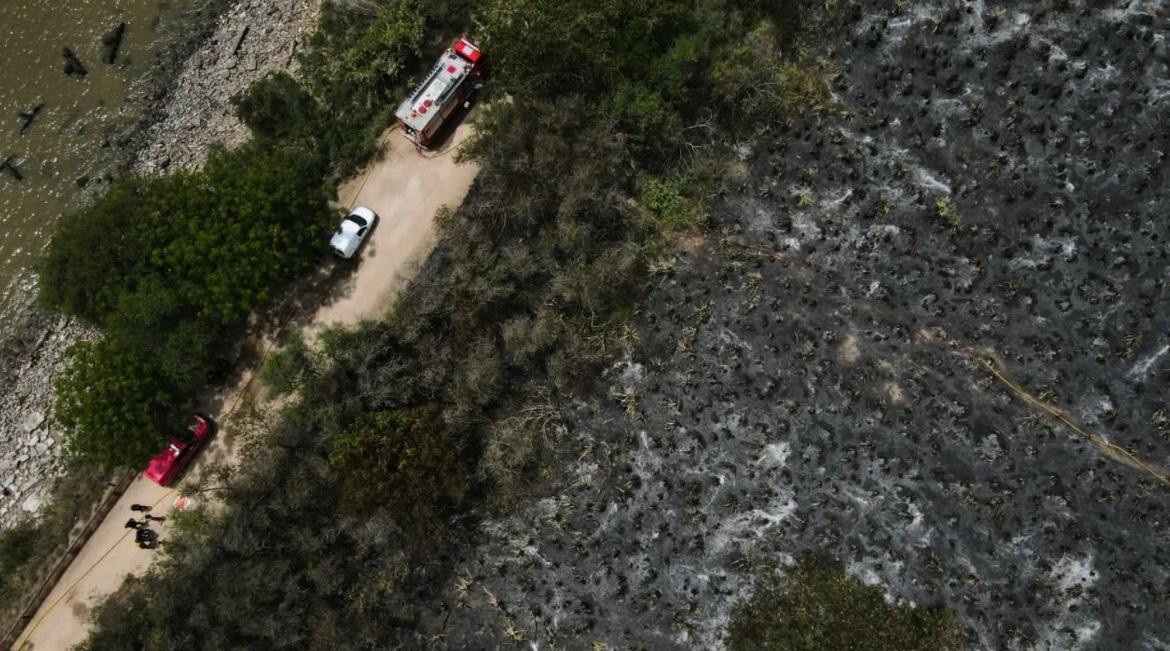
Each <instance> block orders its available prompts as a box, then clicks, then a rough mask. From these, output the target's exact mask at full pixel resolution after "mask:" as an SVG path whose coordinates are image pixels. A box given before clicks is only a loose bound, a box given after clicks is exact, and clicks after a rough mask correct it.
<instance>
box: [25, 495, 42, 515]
mask: <svg viewBox="0 0 1170 651" xmlns="http://www.w3.org/2000/svg"><path fill="white" fill-rule="evenodd" d="M42 506H44V497H42V496H40V495H31V496H29V497H28V499H26V500H25V501H24V502H22V503H21V504H20V508H21V509H22V510H24V512H25V513H36V512H37V511H40V510H41V507H42Z"/></svg>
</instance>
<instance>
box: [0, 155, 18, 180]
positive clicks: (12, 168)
mask: <svg viewBox="0 0 1170 651" xmlns="http://www.w3.org/2000/svg"><path fill="white" fill-rule="evenodd" d="M15 158H16V156H9V157H8V158H5V159H4V162H3V163H0V172H8V173H9V174H11V175H12V178H14V179H16V180H17V181H23V180H24V175H23V174H21V173H20V170H19V169H17V168H16V163H13V162H12V161H13V159H15Z"/></svg>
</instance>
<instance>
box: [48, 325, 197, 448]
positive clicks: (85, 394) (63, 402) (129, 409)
mask: <svg viewBox="0 0 1170 651" xmlns="http://www.w3.org/2000/svg"><path fill="white" fill-rule="evenodd" d="M68 356H69V365H68V366H67V367H66V369H65V370H64V371H63V372H62V374H61V375H60V376H59V377H58V378H57V381H56V385H55V388H56V394H57V401H56V403H55V404H54V407H53V414H54V416H55V417H56V419H57V422H59V423H60V424H61V425H62V426H64V427H65V429H66V430H67V431H68V441H67V444H68V449H69V451H70V452H71V453H73V454H75V455H79V456H81V457H84V458H85V459H87V460H89V461H91V462H94V463H96V464H98V465H100V466H101V467H103V468H105V469H113V468H117V467H121V466H132V467H136V466H138V465H139V464H141V463H142V461H143V460H144V459H146V458H148V457H149V456H150V455H151V454H153V453H154V452H156V451H157V450H158V447H159V445H160V444H161V443H162V442H163V441H164V440H165V436H164V433H163V432H164V423H165V416H166V414H167V410H168V409H170V408H172V401H173V399H174V396H173V395H171V394H170V393H169V392H168V391H167V389H166V388H165V384H166V383H165V382H164V381H163V379H162V378H160V377H159V374H158V371H157V369H156V368H154V367H153V366H152V365H150V364H148V363H147V362H146V360H145V359H143V357H142V355H141V354H140V353H139V352H138V351H136V350H135V349H133V348H132V347H129V346H127V345H124V342H121V341H119V340H117V339H110V338H107V339H102V340H100V341H97V342H79V343H77V344H74V345H73V346H72V347H71V348H70V349H69V353H68Z"/></svg>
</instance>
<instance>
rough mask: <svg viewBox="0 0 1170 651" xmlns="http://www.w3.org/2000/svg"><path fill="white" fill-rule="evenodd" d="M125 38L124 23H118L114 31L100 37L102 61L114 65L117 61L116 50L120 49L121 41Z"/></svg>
mask: <svg viewBox="0 0 1170 651" xmlns="http://www.w3.org/2000/svg"><path fill="white" fill-rule="evenodd" d="M125 36H126V23H125V22H121V23H118V26H117V27H115V28H114V30H113V31H112V32H110V33H108V34H106V35H105V36H103V37H102V61H103V62H105V63H114V62H115V61H117V60H118V50H120V49H121V48H122V39H123V38H125Z"/></svg>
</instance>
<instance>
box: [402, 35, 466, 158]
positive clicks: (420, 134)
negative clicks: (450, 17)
mask: <svg viewBox="0 0 1170 651" xmlns="http://www.w3.org/2000/svg"><path fill="white" fill-rule="evenodd" d="M481 59H482V57H481V55H480V51H479V48H478V47H476V46H475V44H474V43H472V42H471V41H469V40H467V39H466V38H461V39H459V40H458V41H457V42H456V43H455V45H454V46H452V47H450V48H448V49H447V50H446V51H445V52H443V55H442V56H441V57H439V62H438V63H436V64H435V67H434V68H432V69H431V71H430V72H429V73H428V74H427V76H426V79H424V80H423V82H422V83H421V84H419V86H418V88H417V89H415V91H414V93H413V94H412V95H411V96H410V97H408V98H406V100H405V101H403V102H402V104H400V105H399V106H398V110H397V111H396V112H395V114H394V115H395V117H397V118H398V123H399V124H400V125H402V131H403V133H405V134H406V137H407V138H409V139H410V140H412V141H413V142H415V143H416V144H418V145H421V146H423V147H426V146H429V145H430V144H431V140H432V138H434V136H435V133H436V132H438V131H439V129H440V128H441V127H442V126H443V124H444V123H445V122H446V121H447V120H448V119H450V117H451V115H452V114H453V113H454V112H455V111H456V109H458V108H459V107H461V106H464V105H465V103H466V102H467V99H468V98H469V97H470V96H471V93H472V92H473V91H474V90H475V89H476V87H477V81H478V79H479V77H480V76H481V75H482V74H483V63H482V61H481Z"/></svg>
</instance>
